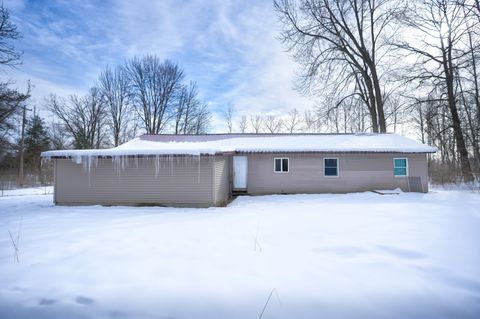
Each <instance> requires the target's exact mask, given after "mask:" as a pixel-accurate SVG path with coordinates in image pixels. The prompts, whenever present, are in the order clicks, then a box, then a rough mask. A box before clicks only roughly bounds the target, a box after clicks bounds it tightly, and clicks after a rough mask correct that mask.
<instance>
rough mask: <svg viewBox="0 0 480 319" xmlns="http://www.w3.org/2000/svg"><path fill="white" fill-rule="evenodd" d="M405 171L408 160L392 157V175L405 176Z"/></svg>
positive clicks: (406, 170) (406, 171)
mask: <svg viewBox="0 0 480 319" xmlns="http://www.w3.org/2000/svg"><path fill="white" fill-rule="evenodd" d="M407 173H408V160H407V159H406V158H394V159H393V175H394V176H407Z"/></svg>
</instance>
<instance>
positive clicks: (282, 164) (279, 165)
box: [274, 158, 289, 173]
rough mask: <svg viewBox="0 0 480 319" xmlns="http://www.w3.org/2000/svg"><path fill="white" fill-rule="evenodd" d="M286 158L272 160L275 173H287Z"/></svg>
mask: <svg viewBox="0 0 480 319" xmlns="http://www.w3.org/2000/svg"><path fill="white" fill-rule="evenodd" d="M288 164H289V163H288V158H274V171H275V173H288Z"/></svg>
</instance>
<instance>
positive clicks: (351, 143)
mask: <svg viewBox="0 0 480 319" xmlns="http://www.w3.org/2000/svg"><path fill="white" fill-rule="evenodd" d="M436 151H437V149H436V148H435V147H430V146H427V145H425V144H422V143H420V142H417V141H415V140H412V139H410V138H406V137H403V136H400V135H396V134H389V133H386V134H375V133H361V134H360V133H358V134H204V135H142V136H140V137H137V138H135V139H133V140H131V141H129V142H127V143H125V144H122V145H120V146H118V147H115V148H109V149H95V150H60V151H48V152H43V153H42V157H44V158H51V157H83V156H101V157H103V156H105V157H108V156H135V155H203V154H204V155H213V154H218V153H230V152H238V153H242V152H250V153H265V152H266V153H276V152H334V153H342V152H382V153H391V152H393V153H433V152H436Z"/></svg>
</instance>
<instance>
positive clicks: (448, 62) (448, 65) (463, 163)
mask: <svg viewBox="0 0 480 319" xmlns="http://www.w3.org/2000/svg"><path fill="white" fill-rule="evenodd" d="M446 50H447V51H448V53H447V52H445V49H444V50H443V68H444V72H445V81H446V85H447V96H448V108H449V110H450V114H451V116H452V127H453V135H454V137H455V143H456V144H457V151H458V155H459V159H460V168H461V170H462V175H463V180H464V181H465V182H471V181H473V174H472V169H471V167H470V162H469V161H468V151H467V146H466V144H465V139H464V137H463V132H462V126H461V121H460V116H459V115H458V109H457V103H456V98H455V90H454V87H453V83H454V78H453V77H454V72H453V63H452V59H451V50H452V48H451V45H450V39H449V45H448V48H447V49H446Z"/></svg>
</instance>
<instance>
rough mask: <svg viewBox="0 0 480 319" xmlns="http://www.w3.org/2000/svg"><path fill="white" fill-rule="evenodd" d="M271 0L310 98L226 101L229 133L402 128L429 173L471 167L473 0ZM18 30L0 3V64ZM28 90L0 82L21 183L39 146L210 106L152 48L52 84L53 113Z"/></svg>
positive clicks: (163, 122)
mask: <svg viewBox="0 0 480 319" xmlns="http://www.w3.org/2000/svg"><path fill="white" fill-rule="evenodd" d="M272 10H274V11H275V12H276V14H277V17H278V19H279V21H280V26H281V30H280V33H279V38H280V39H281V40H282V41H283V44H284V46H285V48H286V49H287V50H288V52H289V53H290V55H291V57H292V59H293V60H294V61H296V62H297V64H298V66H299V70H298V71H299V72H298V76H297V78H296V81H295V83H294V84H295V87H296V88H297V89H298V90H299V91H300V92H301V93H303V94H305V95H307V96H309V97H310V98H311V101H312V106H311V107H310V108H308V109H306V110H305V109H303V108H300V107H299V106H297V105H292V106H291V108H290V109H289V110H283V113H280V112H279V110H276V111H275V110H272V113H266V114H261V113H260V112H253V113H251V112H246V111H245V110H242V109H241V108H239V107H238V105H236V101H230V103H228V104H227V105H226V106H225V110H224V118H225V127H226V131H227V132H228V133H247V132H253V133H279V132H282V133H302V132H309V133H315V132H333V133H352V132H379V133H383V132H397V131H398V130H399V128H405V127H408V129H409V130H410V132H413V133H415V134H416V135H417V137H418V139H419V140H421V141H422V142H424V143H428V144H430V145H434V146H436V147H438V149H439V152H438V153H437V154H435V155H434V156H432V157H431V158H430V168H431V171H432V172H433V174H431V176H433V178H434V179H436V180H437V181H441V182H451V181H467V182H469V181H472V180H474V179H475V178H476V179H478V178H480V173H479V172H480V83H479V70H478V67H479V66H480V64H479V60H480V1H478V0H415V1H407V0H275V1H274V2H273V7H272ZM20 36H21V35H20V33H19V32H18V31H17V26H16V25H15V24H14V23H13V22H12V21H11V19H10V17H9V13H8V10H7V9H6V8H5V7H4V6H3V5H2V6H0V68H12V67H15V66H16V65H18V64H19V63H21V62H22V61H21V60H22V53H21V52H19V51H18V50H16V48H15V46H14V44H15V41H16V40H17V39H18V38H19V37H20ZM29 88H30V86H29ZM29 96H30V89H27V90H26V92H20V91H19V90H17V89H15V88H14V86H13V83H11V82H9V81H0V172H10V173H11V174H14V175H15V176H16V178H17V179H18V184H20V185H22V184H23V181H24V179H29V178H31V176H33V177H32V178H33V179H35V180H38V178H37V177H35V176H37V175H36V173H35V172H37V171H38V167H39V161H38V158H39V154H40V152H41V151H43V150H46V149H50V148H53V149H61V148H73V147H74V148H103V147H110V146H116V145H119V144H121V143H124V142H126V141H128V140H129V139H132V138H133V137H135V136H137V135H139V134H142V133H149V134H163V133H172V134H199V133H205V132H208V131H209V129H210V122H211V117H212V114H211V113H210V111H209V109H208V107H207V104H206V102H205V101H203V100H202V99H201V98H200V94H199V89H198V86H197V84H196V83H195V82H192V81H189V79H188V77H187V75H186V74H185V72H184V70H183V69H182V67H181V66H180V65H178V64H177V63H175V62H173V61H171V60H168V59H167V60H161V59H159V58H158V57H157V56H155V55H144V56H138V57H133V58H131V59H129V60H127V61H125V62H124V63H123V64H121V65H115V66H105V68H104V69H103V71H102V72H101V73H100V74H99V75H98V80H97V81H96V83H92V88H91V89H90V90H89V91H88V93H87V94H85V95H82V96H80V95H76V94H74V95H71V96H69V97H60V96H57V95H55V94H52V95H50V96H49V97H48V98H47V99H46V102H45V105H42V107H44V109H48V110H49V111H50V113H51V114H53V115H54V117H53V120H49V121H45V120H44V119H43V118H41V116H40V115H39V114H38V112H36V108H35V107H34V106H33V105H32V102H31V101H30V100H29ZM24 168H25V170H26V171H27V174H24ZM28 172H33V173H32V174H33V175H29V173H28ZM10 173H9V174H10Z"/></svg>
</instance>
